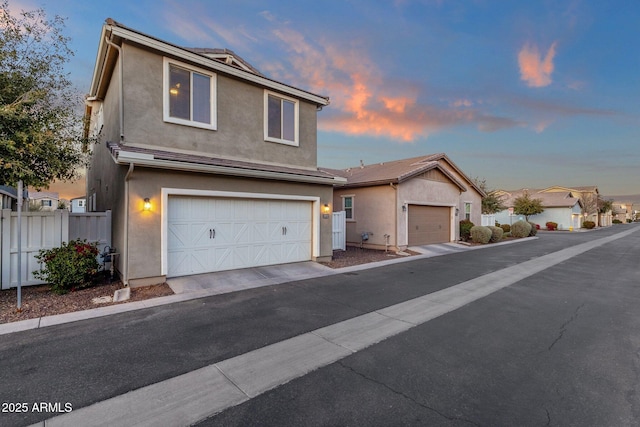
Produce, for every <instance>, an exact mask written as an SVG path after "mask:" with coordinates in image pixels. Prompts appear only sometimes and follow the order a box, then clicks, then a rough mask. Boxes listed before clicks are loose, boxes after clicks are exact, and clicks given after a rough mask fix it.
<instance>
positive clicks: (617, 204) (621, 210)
mask: <svg viewBox="0 0 640 427" xmlns="http://www.w3.org/2000/svg"><path fill="white" fill-rule="evenodd" d="M636 213H637V211H636V209H635V207H634V204H633V202H631V201H626V200H625V201H619V200H614V202H613V219H617V220H618V221H622V222H629V221H633V220H635V216H636Z"/></svg>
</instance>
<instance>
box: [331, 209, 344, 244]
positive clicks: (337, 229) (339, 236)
mask: <svg viewBox="0 0 640 427" xmlns="http://www.w3.org/2000/svg"><path fill="white" fill-rule="evenodd" d="M333 249H334V250H336V249H341V250H343V251H344V250H346V249H347V213H346V212H345V211H340V212H334V213H333Z"/></svg>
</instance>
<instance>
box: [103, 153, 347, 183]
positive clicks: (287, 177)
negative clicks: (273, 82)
mask: <svg viewBox="0 0 640 427" xmlns="http://www.w3.org/2000/svg"><path fill="white" fill-rule="evenodd" d="M111 156H112V158H113V160H114V162H115V163H117V164H119V165H131V164H133V165H135V166H142V167H150V168H154V169H169V170H180V171H186V172H202V173H211V174H217V175H232V176H240V177H244V178H259V179H273V180H280V181H295V182H303V183H307V184H326V185H335V184H338V185H340V184H342V183H343V182H345V180H344V178H340V177H319V176H311V175H301V174H295V173H287V172H274V171H264V170H255V169H245V168H239V167H231V166H219V165H206V164H201V163H192V162H182V161H176V160H165V159H156V158H155V157H154V156H153V155H152V154H143V153H136V152H128V151H118V153H117V155H114V154H112V155H111Z"/></svg>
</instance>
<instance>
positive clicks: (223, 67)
mask: <svg viewBox="0 0 640 427" xmlns="http://www.w3.org/2000/svg"><path fill="white" fill-rule="evenodd" d="M107 34H109V37H110V38H114V37H120V38H122V39H125V40H129V41H131V42H134V43H137V44H140V45H142V46H146V47H149V48H152V49H154V50H157V51H159V52H162V53H163V54H167V55H171V56H174V57H178V58H180V59H185V60H187V61H190V62H192V63H194V64H197V65H201V66H203V67H207V68H209V69H212V70H215V71H218V72H221V73H224V74H227V75H231V76H233V77H237V78H240V79H243V80H246V81H249V82H252V83H254V84H257V85H260V86H263V87H266V88H268V89H272V90H275V91H278V92H281V93H284V94H287V95H291V96H294V97H296V98H300V99H304V100H306V101H309V102H312V103H314V104H316V105H318V106H327V105H329V102H330V101H329V98H328V97H324V96H321V95H316V94H313V93H311V92H308V91H305V90H303V89H298V88H295V87H293V86H289V85H287V84H284V83H280V82H277V81H275V80H271V79H269V78H266V77H263V76H259V75H257V74H253V73H251V72H248V71H244V70H241V69H238V68H235V67H232V66H229V65H227V64H223V63H222V62H219V61H216V60H215V59H211V58H207V57H206V56H204V55H200V54H197V53H194V52H191V51H189V50H186V49H184V48H181V47H179V46H175V45H172V44H169V43H167V42H164V41H162V40H159V39H156V38H153V37H150V36H147V35H144V34H142V33H139V32H137V31H135V30H131V29H129V28H126V27H123V26H120V25H119V24H117V23H115V22H113V21H110V22H108V23H106V24H105V25H104V26H103V28H102V34H101V38H100V45H99V47H98V56H97V57H96V67H95V69H94V73H93V80H92V83H91V94H90V96H96V94H97V91H98V89H99V82H100V80H101V76H102V75H103V74H104V71H103V69H104V68H105V62H106V61H105V57H106V55H107V53H108V45H107V43H106V41H105V38H106V37H107Z"/></svg>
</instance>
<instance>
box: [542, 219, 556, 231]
mask: <svg viewBox="0 0 640 427" xmlns="http://www.w3.org/2000/svg"><path fill="white" fill-rule="evenodd" d="M545 225H546V226H547V230H549V231H553V230H557V229H558V223H557V222H553V221H548V222H547V223H546V224H545Z"/></svg>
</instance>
